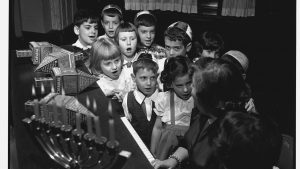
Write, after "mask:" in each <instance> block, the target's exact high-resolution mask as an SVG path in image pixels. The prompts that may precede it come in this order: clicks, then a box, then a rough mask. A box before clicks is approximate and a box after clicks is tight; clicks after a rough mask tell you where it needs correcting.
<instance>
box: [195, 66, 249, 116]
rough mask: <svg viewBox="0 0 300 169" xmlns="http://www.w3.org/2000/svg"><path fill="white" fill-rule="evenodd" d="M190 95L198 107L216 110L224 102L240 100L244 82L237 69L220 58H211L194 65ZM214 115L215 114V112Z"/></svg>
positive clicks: (222, 105) (221, 106)
mask: <svg viewBox="0 0 300 169" xmlns="http://www.w3.org/2000/svg"><path fill="white" fill-rule="evenodd" d="M194 71H195V72H194V75H193V85H192V89H193V90H192V95H193V97H194V98H195V100H196V105H197V107H198V108H199V109H205V110H207V111H208V110H209V111H211V112H210V113H215V112H217V111H216V110H218V109H219V108H221V109H224V108H226V107H225V105H226V103H228V102H230V103H234V102H238V101H240V97H241V93H242V92H243V91H244V90H245V82H244V80H243V78H242V76H241V74H240V73H239V71H238V70H237V69H236V68H235V67H234V66H233V65H230V64H229V63H226V62H224V61H222V60H212V61H210V62H209V63H206V64H205V65H204V66H203V67H196V66H195V67H194ZM215 115H216V114H215Z"/></svg>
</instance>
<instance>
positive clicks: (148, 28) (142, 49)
mask: <svg viewBox="0 0 300 169" xmlns="http://www.w3.org/2000/svg"><path fill="white" fill-rule="evenodd" d="M156 23H157V20H156V17H155V16H154V15H153V14H152V13H150V12H149V11H140V12H138V13H137V14H136V16H135V17H134V25H135V26H136V28H137V32H138V37H139V38H138V45H137V54H138V55H140V54H141V53H149V54H151V55H152V60H153V61H155V62H156V63H157V64H158V67H159V69H158V73H160V72H161V71H162V70H163V67H164V62H165V57H166V51H165V49H164V48H163V47H161V46H159V45H157V44H154V43H153V42H154V39H155V33H156V32H155V31H156Z"/></svg>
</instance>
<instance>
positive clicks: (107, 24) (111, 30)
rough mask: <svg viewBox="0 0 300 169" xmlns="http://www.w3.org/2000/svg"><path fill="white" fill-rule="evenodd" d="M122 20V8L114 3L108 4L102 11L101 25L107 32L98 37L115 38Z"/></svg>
mask: <svg viewBox="0 0 300 169" xmlns="http://www.w3.org/2000/svg"><path fill="white" fill-rule="evenodd" d="M122 22H123V13H122V10H121V8H120V7H119V6H117V5H114V4H109V5H106V6H105V7H104V8H103V9H102V12H101V25H102V27H103V29H104V31H105V34H104V35H102V36H100V37H98V39H101V38H103V37H106V38H110V39H112V40H114V37H115V32H116V29H117V27H118V26H119V25H120V23H122Z"/></svg>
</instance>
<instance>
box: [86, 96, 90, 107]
mask: <svg viewBox="0 0 300 169" xmlns="http://www.w3.org/2000/svg"><path fill="white" fill-rule="evenodd" d="M85 102H86V107H87V108H89V107H90V104H91V103H90V99H89V97H88V96H87V97H86V99H85Z"/></svg>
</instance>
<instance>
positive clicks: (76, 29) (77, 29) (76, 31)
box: [74, 26, 79, 35]
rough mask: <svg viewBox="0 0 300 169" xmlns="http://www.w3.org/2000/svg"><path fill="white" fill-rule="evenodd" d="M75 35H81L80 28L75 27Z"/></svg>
mask: <svg viewBox="0 0 300 169" xmlns="http://www.w3.org/2000/svg"><path fill="white" fill-rule="evenodd" d="M74 33H75V35H79V27H78V26H74Z"/></svg>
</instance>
